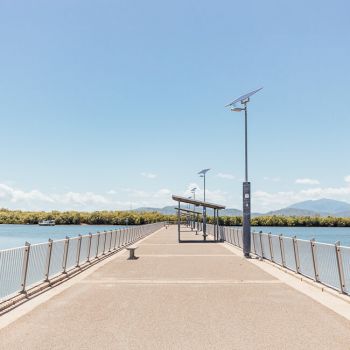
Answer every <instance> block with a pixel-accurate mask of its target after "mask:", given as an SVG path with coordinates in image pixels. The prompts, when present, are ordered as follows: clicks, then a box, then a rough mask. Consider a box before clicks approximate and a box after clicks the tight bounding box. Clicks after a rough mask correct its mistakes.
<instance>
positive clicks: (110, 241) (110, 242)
mask: <svg viewBox="0 0 350 350" xmlns="http://www.w3.org/2000/svg"><path fill="white" fill-rule="evenodd" d="M109 232H110V236H111V238H110V239H109V248H108V252H110V251H111V247H112V238H113V231H112V230H111V231H109Z"/></svg>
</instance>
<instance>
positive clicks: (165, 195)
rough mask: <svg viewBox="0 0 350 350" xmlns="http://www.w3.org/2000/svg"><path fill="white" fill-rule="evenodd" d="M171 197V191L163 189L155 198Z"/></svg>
mask: <svg viewBox="0 0 350 350" xmlns="http://www.w3.org/2000/svg"><path fill="white" fill-rule="evenodd" d="M170 195H171V191H170V190H169V189H167V188H161V189H160V190H158V191H157V192H156V193H155V194H154V195H153V196H154V197H155V198H160V197H169V196H170Z"/></svg>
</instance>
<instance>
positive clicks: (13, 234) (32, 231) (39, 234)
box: [0, 225, 350, 249]
mask: <svg viewBox="0 0 350 350" xmlns="http://www.w3.org/2000/svg"><path fill="white" fill-rule="evenodd" d="M121 227H124V226H117V225H115V226H113V225H57V226H39V225H0V249H8V248H15V247H22V246H23V245H24V243H25V242H26V241H27V242H29V243H32V244H33V243H42V242H46V241H47V240H48V239H49V238H51V239H53V240H56V239H62V238H65V237H66V236H68V237H76V236H78V235H79V234H81V235H86V234H89V233H90V232H91V233H96V232H98V231H104V230H112V229H117V228H121ZM252 231H257V232H259V231H263V232H266V233H268V232H271V233H273V234H283V235H284V236H290V237H293V236H297V238H300V239H312V238H315V239H316V241H318V242H323V243H335V242H336V241H340V242H341V244H342V245H344V246H350V227H275V226H264V227H256V226H254V227H252Z"/></svg>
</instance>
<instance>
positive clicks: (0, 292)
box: [0, 222, 166, 310]
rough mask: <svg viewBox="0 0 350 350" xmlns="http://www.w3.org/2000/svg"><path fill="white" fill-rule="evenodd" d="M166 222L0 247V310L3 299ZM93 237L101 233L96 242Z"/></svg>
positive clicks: (135, 238)
mask: <svg viewBox="0 0 350 350" xmlns="http://www.w3.org/2000/svg"><path fill="white" fill-rule="evenodd" d="M165 224H166V223H165V222H156V223H149V224H144V225H138V226H137V225H133V227H125V226H123V227H119V228H116V229H111V230H108V231H102V232H97V233H94V234H87V235H78V236H74V237H71V238H70V237H68V236H67V237H66V238H65V239H57V240H51V239H49V241H48V242H41V243H35V244H30V243H28V244H26V245H25V246H22V247H15V248H9V249H3V250H0V310H1V309H2V305H3V303H4V302H5V303H6V301H7V300H9V299H10V298H12V297H13V296H17V295H19V294H21V293H23V294H27V292H28V291H29V290H30V289H32V288H34V287H36V286H38V285H40V284H41V283H43V282H50V279H52V278H56V277H58V276H60V275H66V274H67V273H70V272H71V271H73V270H75V269H78V270H79V268H80V267H81V266H82V265H86V266H89V264H91V263H92V262H94V261H95V260H96V262H97V261H99V260H100V258H101V257H102V256H103V257H105V256H109V255H110V254H113V253H114V252H116V251H119V250H121V249H123V248H124V247H125V246H127V245H129V244H132V243H134V242H136V241H138V240H140V239H142V238H144V237H145V236H147V235H149V234H151V233H153V232H155V231H157V230H158V229H160V228H161V227H163V226H164V225H165ZM136 227H137V228H138V230H136V229H135V228H136ZM121 233H122V234H121ZM103 236H104V237H103ZM118 236H119V239H118V243H117V238H118ZM96 237H100V239H99V240H98V242H96ZM101 237H102V240H101ZM83 242H84V244H83ZM113 242H114V243H113ZM92 245H93V246H92ZM82 257H83V258H82ZM78 270H77V271H78Z"/></svg>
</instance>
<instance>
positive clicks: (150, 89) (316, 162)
mask: <svg viewBox="0 0 350 350" xmlns="http://www.w3.org/2000/svg"><path fill="white" fill-rule="evenodd" d="M349 12H350V5H349V3H348V2H347V1H332V2H329V1H307V2H305V1H293V2H286V1H250V2H247V3H242V2H241V1H232V0H231V1H215V2H213V1H201V2H199V1H188V0H186V1H176V2H174V1H173V2H167V1H152V0H151V1H147V2H146V1H130V0H128V1H104V0H101V1H98V2H97V1H86V0H85V1H71V0H69V1H65V0H61V1H57V2H48V1H29V0H26V1H16V0H11V1H6V0H3V1H1V2H0V42H1V55H0V118H1V129H0V133H1V134H0V135H1V137H0V147H1V148H0V149H1V163H0V207H7V208H19V209H34V210H39V209H45V210H51V209H79V210H94V209H103V208H106V209H129V208H130V207H131V206H132V207H133V208H135V207H139V206H163V205H167V204H171V199H170V194H171V193H177V194H187V193H188V189H189V188H190V187H192V186H194V185H195V186H197V187H198V188H199V193H198V196H199V197H200V196H201V195H202V182H201V179H200V178H199V177H198V176H197V175H196V173H197V172H198V171H199V170H201V169H203V168H211V169H212V170H211V171H210V172H209V173H208V178H207V188H208V200H211V201H215V202H219V203H224V204H226V205H228V206H229V207H236V208H239V207H241V187H242V186H241V181H242V177H243V171H244V160H243V151H244V149H243V145H244V139H243V131H244V129H243V127H244V124H243V115H241V114H238V113H231V112H229V111H228V110H227V109H225V108H224V105H225V104H226V103H228V102H230V100H232V99H233V98H235V97H237V96H238V95H240V94H243V93H245V92H247V91H250V90H252V89H255V88H258V87H260V86H263V87H264V89H263V90H262V91H261V92H259V94H257V95H256V96H254V97H253V98H252V101H251V103H250V105H249V157H250V158H249V167H250V168H249V170H250V174H249V177H250V180H251V182H252V190H253V197H252V207H253V210H255V211H268V210H270V209H276V208H280V207H283V206H286V205H288V204H291V203H293V202H296V201H299V200H304V199H317V198H322V197H327V198H334V199H340V200H345V201H350V177H349V175H350V164H349V162H348V158H349V157H348V152H349V149H350V147H349V146H350V140H349V130H350V119H349V108H348V102H349V81H350V71H349V57H350V41H349V34H350V22H349V19H348V14H349Z"/></svg>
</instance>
